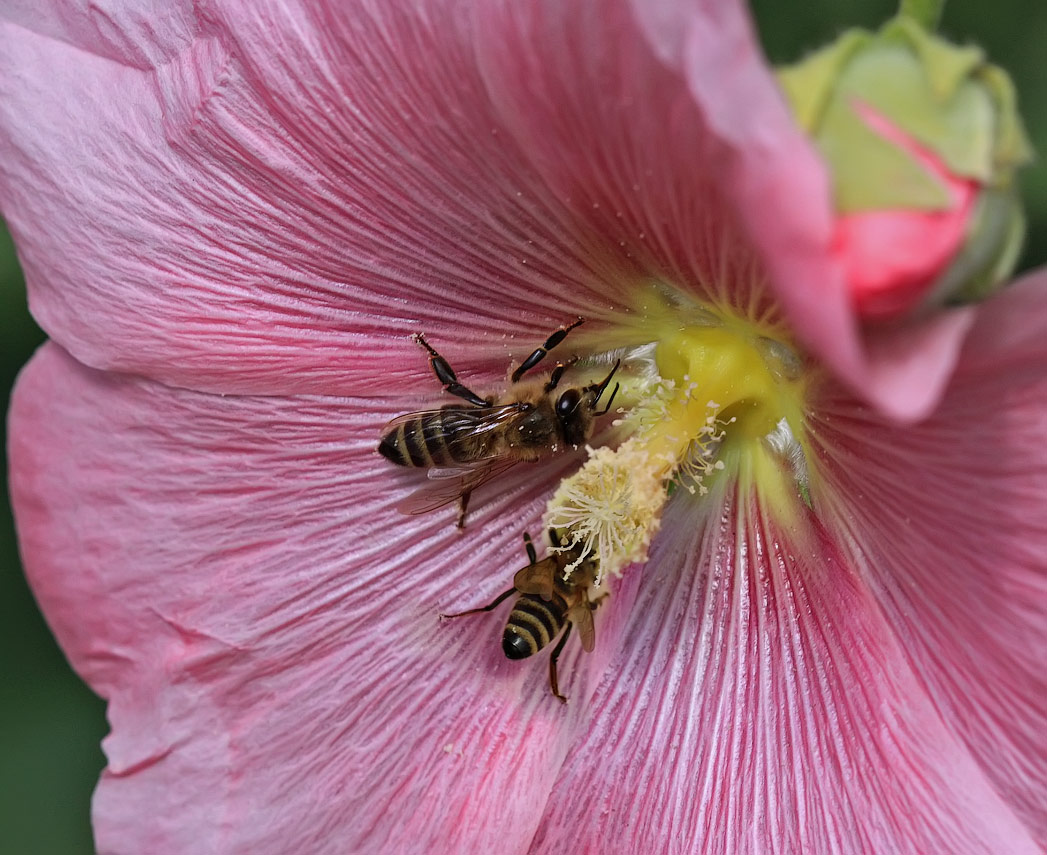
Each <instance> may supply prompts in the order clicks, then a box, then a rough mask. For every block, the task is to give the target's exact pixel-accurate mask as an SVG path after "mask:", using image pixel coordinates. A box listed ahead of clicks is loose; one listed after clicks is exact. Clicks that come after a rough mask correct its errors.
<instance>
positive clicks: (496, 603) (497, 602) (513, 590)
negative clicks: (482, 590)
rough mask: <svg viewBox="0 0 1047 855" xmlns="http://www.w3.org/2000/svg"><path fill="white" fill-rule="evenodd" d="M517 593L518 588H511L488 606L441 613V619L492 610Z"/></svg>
mask: <svg viewBox="0 0 1047 855" xmlns="http://www.w3.org/2000/svg"><path fill="white" fill-rule="evenodd" d="M515 593H516V588H510V589H509V590H508V591H506V592H505V593H504V594H499V595H498V596H497V597H495V598H494V600H493V601H492V602H490V603H488V604H487V605H486V606H481V607H480V608H478V609H469V611H467V612H455V613H454V614H450V615H445V614H441V615H440V620H449V619H450V618H456V617H465V616H466V615H478V614H480V612H489V611H492V610H493V609H496V608H498V606H499V605H501V604H502V603H503V602H504V601H505V599H506V598H507V597H511V596H512V595H513V594H515Z"/></svg>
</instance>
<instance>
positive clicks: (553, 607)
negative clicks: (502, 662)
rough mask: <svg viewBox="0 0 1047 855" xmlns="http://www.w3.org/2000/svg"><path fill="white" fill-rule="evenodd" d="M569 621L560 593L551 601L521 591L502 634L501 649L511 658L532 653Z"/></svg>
mask: <svg viewBox="0 0 1047 855" xmlns="http://www.w3.org/2000/svg"><path fill="white" fill-rule="evenodd" d="M566 621H567V603H566V602H565V601H564V599H563V597H561V596H560V595H559V594H558V593H554V594H553V598H552V599H551V600H543V599H542V598H541V597H539V596H537V595H535V594H521V595H520V596H519V597H518V598H517V600H516V603H515V605H514V606H513V610H512V613H511V614H510V615H509V620H508V622H507V623H506V625H505V632H504V633H503V634H502V650H503V651H504V652H505V655H506V656H508V657H509V658H510V659H526V658H527V657H528V656H533V655H534V654H535V653H537V652H538V651H539V650H541V649H542V648H543V647H545V646H546V645H547V644H548V643H549V642H550V641H552V640H553V639H554V638H556V636H557V635H559V634H560V631H561V630H562V629H563V628H564V624H565V623H566Z"/></svg>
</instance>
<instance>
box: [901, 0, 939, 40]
mask: <svg viewBox="0 0 1047 855" xmlns="http://www.w3.org/2000/svg"><path fill="white" fill-rule="evenodd" d="M944 8H945V0H901V5H900V8H899V9H898V12H899V14H902V15H905V16H907V17H909V18H912V19H913V20H914V21H916V22H917V23H919V24H922V25H923V26H924V27H925V28H926V29H927V30H928V32H933V31H934V30H935V29H937V27H938V22H939V21H940V20H941V17H942V9H944Z"/></svg>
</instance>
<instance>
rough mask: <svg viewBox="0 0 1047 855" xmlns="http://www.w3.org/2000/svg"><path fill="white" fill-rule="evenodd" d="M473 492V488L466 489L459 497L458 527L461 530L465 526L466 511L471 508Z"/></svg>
mask: <svg viewBox="0 0 1047 855" xmlns="http://www.w3.org/2000/svg"><path fill="white" fill-rule="evenodd" d="M472 494H473V491H472V490H466V491H465V492H464V493H462V495H460V496H459V497H458V523H457V526H458V529H459V531H460V530H461V529H463V528H465V512H466V510H468V508H469V497H470V496H471V495H472Z"/></svg>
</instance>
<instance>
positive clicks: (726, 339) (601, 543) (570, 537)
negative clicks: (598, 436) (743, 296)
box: [544, 309, 806, 578]
mask: <svg viewBox="0 0 1047 855" xmlns="http://www.w3.org/2000/svg"><path fill="white" fill-rule="evenodd" d="M709 317H710V310H707V309H703V310H702V314H701V322H700V323H697V324H694V325H681V323H680V320H679V317H678V316H673V317H671V318H669V320H668V321H665V322H662V321H664V318H659V317H657V315H656V316H655V317H653V318H649V319H648V321H649V323H648V324H647V326H649V327H650V329H649V330H647V332H649V334H650V336H651V338H650V340H651V342H652V344H651V345H649V346H644V348H643V352H644V356H645V357H646V358H647V359H648V360H649V365H647V366H640V367H639V369H638V370H637V373H639V374H640V375H641V376H643V377H644V380H643V381H642V382H640V383H637V384H636V385H634V386H633V387H632V388H630V389H629V390H628V392H626V394H625V397H627V398H628V399H629V401H630V406H629V410H628V412H627V413H626V414H625V415H624V416H623V417H622V418H620V419H618V420H616V421H615V427H616V429H617V430H618V431H619V433H618V436H619V437H621V436H625V437H626V439H625V440H624V441H622V442H621V444H620V445H619V446H618V447H617V448H614V449H612V448H608V447H603V448H597V449H591V448H590V449H588V451H589V458H588V460H587V461H586V462H585V464H584V465H583V466H582V467H581V469H580V470H578V471H577V472H576V473H575V474H574V475H572V476H570V477H568V478H566V479H565V480H564V481H562V482H561V484H560V486H559V488H558V489H557V491H556V493H555V494H554V496H553V498H552V500H551V501H550V502H549V504H548V506H547V508H546V513H545V516H544V523H545V525H546V526H547V527H550V528H555V529H557V530H559V531H560V532H561V533H562V540H563V547H561V548H572V549H578V555H579V558H578V560H577V562H575V563H574V564H572V565H568V566H567V567H566V568H565V574H568V575H569V574H570V573H571V571H572V570H573V569H574V566H576V564H578V563H580V562H581V561H582V560H583V559H586V558H590V557H592V558H594V559H595V560H596V561H597V562H598V567H599V573H600V576H601V578H603V577H604V576H605V575H606V574H620V573H621V572H622V571H623V570H624V569H625V568H626V567H627V566H629V565H632V564H637V563H642V562H644V561H646V559H647V548H648V546H649V545H650V542H651V538H652V537H653V536H654V534H655V533H656V532H657V531H658V528H659V526H660V521H661V515H662V510H663V508H664V506H665V504H666V502H667V501H668V500H669V498H670V495H672V494H673V493H674V490H673V488H674V487H682V488H683V491H685V492H686V493H688V494H690V495H691V496H698V497H700V496H705V495H707V494H708V492H709V487H708V484H707V483H706V482H707V480H708V479H711V478H719V477H724V476H725V475H730V474H732V472H734V473H737V472H739V471H742V470H744V471H746V472H748V473H750V474H752V473H756V475H755V477H756V478H757V480H759V481H760V483H759V484H757V485H756V486H757V487H758V488H760V489H764V490H773V491H778V492H779V493H781V496H780V498H782V502H781V504H786V505H787V504H789V502H788V501H787V496H786V495H785V494H786V493H791V494H792V495H794V496H797V495H798V496H801V497H803V496H806V493H805V492H804V488H805V484H801V483H800V480H801V478H803V477H804V476H805V473H803V475H801V474H800V473H801V471H802V465H800V463H798V461H797V455H799V457H801V458H802V456H803V451H802V444H801V442H800V441H799V439H798V438H797V437H798V435H799V431H800V429H801V426H802V424H803V399H804V383H805V378H804V375H803V372H802V371H798V370H796V366H799V365H800V364H801V363H800V360H799V358H798V357H797V356H795V354H794V353H793V351H792V350H791V348H790V346H789V345H788V344H786V343H785V342H784V341H782V340H781V339H778V338H771V337H770V335H771V334H772V333H773V332H774V331H773V330H768V329H767V328H766V327H764V326H758V325H756V324H752V323H750V322H748V321H746V320H745V319H741V318H738V317H736V316H724V317H723V318H722V323H720V324H714V323H710V322H709ZM770 345H773V346H770ZM782 354H785V355H786V356H787V357H788V361H789V365H788V366H787V367H789V369H790V370H788V371H783V370H782V365H781V363H782V361H783V360H782ZM627 364H628V360H627ZM790 426H792V427H793V429H792V430H791V431H790ZM783 443H785V444H787V445H789V448H788V449H785V448H784V446H783ZM777 461H781V462H780V463H779V462H777ZM768 463H770V465H768ZM749 464H755V465H749Z"/></svg>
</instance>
